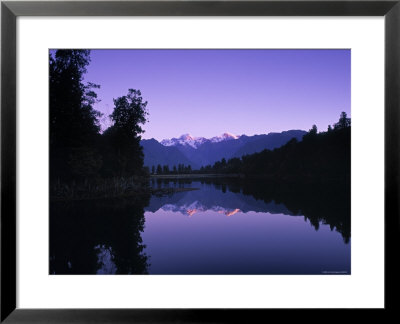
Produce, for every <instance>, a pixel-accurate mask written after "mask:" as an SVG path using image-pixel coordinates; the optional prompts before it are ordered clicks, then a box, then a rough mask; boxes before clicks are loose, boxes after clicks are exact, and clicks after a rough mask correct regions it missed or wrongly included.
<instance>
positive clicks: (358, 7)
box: [0, 0, 400, 323]
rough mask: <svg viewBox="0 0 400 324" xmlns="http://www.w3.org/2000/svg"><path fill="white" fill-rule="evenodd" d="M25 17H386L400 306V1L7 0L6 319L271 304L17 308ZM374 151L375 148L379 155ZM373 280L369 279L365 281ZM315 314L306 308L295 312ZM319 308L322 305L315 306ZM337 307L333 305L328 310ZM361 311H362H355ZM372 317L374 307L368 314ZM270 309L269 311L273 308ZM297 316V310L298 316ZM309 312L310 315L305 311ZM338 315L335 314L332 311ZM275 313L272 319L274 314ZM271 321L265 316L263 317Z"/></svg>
mask: <svg viewBox="0 0 400 324" xmlns="http://www.w3.org/2000/svg"><path fill="white" fill-rule="evenodd" d="M18 16H384V17H385V215H384V217H385V308H384V309H383V310H378V309H377V310H375V311H376V312H375V313H376V314H378V316H382V315H387V314H388V313H389V312H390V311H396V306H397V298H396V293H397V288H398V283H399V279H398V276H399V275H398V271H397V268H396V267H395V261H396V259H397V258H398V255H399V246H400V244H399V243H400V242H399V232H400V230H399V229H400V219H399V209H400V203H399V202H398V198H399V197H400V195H399V181H400V173H399V165H400V141H399V139H400V134H399V130H400V127H399V126H400V106H399V105H400V0H392V1H386V0H380V1H376V0H372V1H368V0H367V1H357V0H350V1H335V0H326V1H324V0H314V1H300V0H297V1H296V0H290V1H286V0H281V1H277V0H275V1H274V0H261V1H187V0H186V1H168V0H167V1H123V2H119V1H115V2H113V1H86V2H85V1H70V2H68V1H29V2H28V1H2V2H1V295H0V298H1V318H0V320H1V322H3V321H4V322H5V323H31V322H35V323H87V322H101V323H128V322H129V323H131V322H134V323H142V322H146V323H148V322H165V323H167V322H168V323H169V322H174V323H177V322H179V323H182V322H190V323H197V322H243V319H244V318H245V319H246V320H245V322H254V321H257V322H258V321H259V320H256V319H261V320H262V318H265V316H266V315H267V314H266V312H270V313H271V312H273V313H276V312H277V311H278V310H271V309H246V310H245V309H231V310H228V309H213V310H211V309H96V310H94V309H63V310H61V309H57V310H55V309H52V310H50V309H17V308H16V298H17V295H16V270H17V269H16V235H17V234H16V210H17V209H16V207H17V205H16V204H17V202H16V190H17V187H16V163H17V158H16V135H17V125H16V113H17V111H16V54H17V49H16V19H17V17H18ZM371 154H372V153H371ZM365 285H366V286H368V283H367V282H366V283H365ZM293 311H295V312H297V313H300V314H299V315H302V314H309V313H308V311H307V312H306V311H305V310H293ZM313 311H315V310H313ZM326 311H327V312H330V313H332V310H326ZM354 311H356V310H354ZM365 313H366V314H367V316H369V317H370V316H371V312H365ZM268 315H269V313H268ZM296 316H297V315H296ZM305 316H309V315H305ZM330 316H331V315H330ZM338 318H339V317H338ZM266 319H267V318H265V320H266ZM262 321H264V320H262Z"/></svg>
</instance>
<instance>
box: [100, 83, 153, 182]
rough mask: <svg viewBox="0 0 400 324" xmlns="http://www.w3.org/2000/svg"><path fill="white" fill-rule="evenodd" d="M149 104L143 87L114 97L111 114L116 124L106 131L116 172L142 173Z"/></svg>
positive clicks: (108, 148)
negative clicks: (143, 96) (142, 142)
mask: <svg viewBox="0 0 400 324" xmlns="http://www.w3.org/2000/svg"><path fill="white" fill-rule="evenodd" d="M146 106H147V102H144V101H143V98H142V96H141V92H140V90H134V89H129V91H128V95H126V96H122V97H118V98H117V99H114V111H113V113H112V114H111V115H110V118H111V119H112V121H113V123H114V124H113V125H112V126H111V127H109V128H108V129H107V130H106V131H105V132H104V133H103V137H104V138H105V142H106V147H107V152H105V154H108V156H109V158H108V162H109V163H110V165H111V166H112V167H111V168H109V169H111V170H113V171H112V173H113V175H118V176H130V175H135V174H141V173H142V168H143V157H144V156H143V149H142V146H141V145H140V140H141V134H142V133H144V130H143V129H142V126H141V125H143V124H145V123H146V121H147V119H146V116H147V115H148V112H147V110H146ZM110 153H111V156H110Z"/></svg>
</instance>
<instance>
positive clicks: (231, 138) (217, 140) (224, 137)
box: [210, 133, 239, 143]
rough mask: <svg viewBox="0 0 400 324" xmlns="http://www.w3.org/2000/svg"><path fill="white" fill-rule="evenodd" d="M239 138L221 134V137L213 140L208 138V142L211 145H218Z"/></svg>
mask: <svg viewBox="0 0 400 324" xmlns="http://www.w3.org/2000/svg"><path fill="white" fill-rule="evenodd" d="M238 138H239V136H236V135H233V134H231V133H223V134H222V135H221V136H214V137H213V138H210V141H211V142H213V143H218V142H222V141H229V140H234V139H238Z"/></svg>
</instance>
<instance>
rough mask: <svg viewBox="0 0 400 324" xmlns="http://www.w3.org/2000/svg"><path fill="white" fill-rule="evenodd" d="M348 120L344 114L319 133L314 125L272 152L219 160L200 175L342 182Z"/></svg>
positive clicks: (347, 170) (347, 155)
mask: <svg viewBox="0 0 400 324" xmlns="http://www.w3.org/2000/svg"><path fill="white" fill-rule="evenodd" d="M350 124H351V121H350V118H347V115H346V113H345V112H343V113H342V114H341V115H340V119H339V121H338V122H337V123H336V124H334V127H333V128H332V127H331V126H329V127H328V130H327V131H326V132H321V133H318V130H317V126H315V125H313V127H312V128H311V129H310V130H309V132H308V133H307V134H305V135H304V136H303V140H302V141H300V142H298V141H297V140H296V139H292V140H290V141H289V142H288V143H287V144H285V145H284V146H282V147H280V148H276V149H274V150H264V151H262V152H259V153H254V154H250V155H245V156H243V157H242V158H232V159H229V160H228V161H227V160H226V159H222V160H220V161H217V162H215V163H214V165H207V166H205V167H201V169H200V173H223V174H244V175H248V176H251V175H261V176H265V177H269V178H274V179H277V180H297V179H310V180H318V179H321V180H322V179H324V180H339V179H340V180H345V179H348V178H349V176H350V133H351V127H350Z"/></svg>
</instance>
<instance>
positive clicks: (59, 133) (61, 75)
mask: <svg viewBox="0 0 400 324" xmlns="http://www.w3.org/2000/svg"><path fill="white" fill-rule="evenodd" d="M89 62H90V51H89V50H57V51H55V52H53V53H50V55H49V64H50V65H49V86H50V89H49V90H50V100H49V103H50V176H51V180H55V179H61V180H70V179H72V178H77V179H81V178H82V177H83V178H85V177H86V176H89V175H92V174H95V173H96V172H97V171H98V169H99V166H100V165H101V163H102V162H101V158H99V154H98V153H97V150H96V148H95V146H96V142H97V140H98V137H99V131H100V126H99V121H98V118H99V117H100V116H101V114H100V113H99V112H98V111H96V110H95V109H94V108H93V105H94V103H95V102H97V94H96V92H95V91H94V90H93V89H96V88H99V86H98V85H95V84H93V83H88V84H86V85H85V84H84V83H83V81H82V80H83V75H84V74H85V73H86V67H87V65H88V64H89ZM85 170H86V171H87V172H86V174H85Z"/></svg>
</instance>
